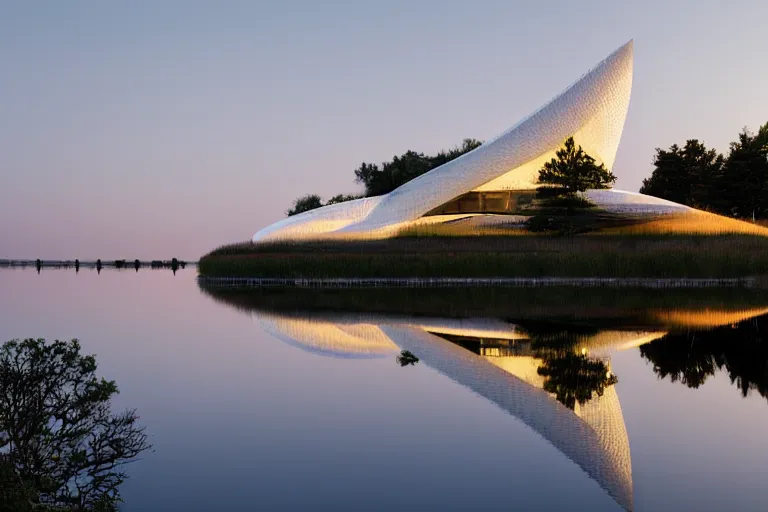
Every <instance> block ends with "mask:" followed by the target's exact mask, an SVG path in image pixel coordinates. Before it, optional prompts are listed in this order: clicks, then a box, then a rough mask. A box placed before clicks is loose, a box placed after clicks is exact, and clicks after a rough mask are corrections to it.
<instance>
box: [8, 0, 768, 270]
mask: <svg viewBox="0 0 768 512" xmlns="http://www.w3.org/2000/svg"><path fill="white" fill-rule="evenodd" d="M669 4H671V3H670V2H664V1H661V0H651V1H648V2H639V1H636V2H631V3H627V2H623V3H617V2H609V1H602V0H600V1H583V2H579V3H578V5H574V4H573V3H571V2H565V1H559V2H558V1H553V0H545V1H540V2H536V3H535V4H532V3H528V2H479V3H477V4H472V5H469V4H467V3H458V2H437V1H429V2H427V1H425V2H420V3H418V4H417V5H414V4H413V3H411V2H405V1H393V2H387V3H381V2H379V3H373V2H352V1H331V2H326V3H323V4H322V5H317V4H316V3H314V2H308V1H307V2H301V1H294V2H279V3H278V2H273V3H269V2H242V3H238V2H233V3H228V4H226V5H219V6H216V5H212V4H209V3H205V2H178V1H175V2H172V1H169V2H165V3H163V4H161V5H155V4H154V3H152V2H148V1H147V2H142V1H139V2H132V3H130V4H120V5H112V4H110V5H106V4H103V3H100V2H95V1H90V0H89V1H86V0H82V1H78V2H70V3H67V4H63V3H57V2H42V3H34V4H32V3H29V2H22V1H15V2H14V1H11V2H5V3H3V4H2V5H0V64H2V75H0V76H2V81H0V258H38V257H39V258H48V259H56V258H80V259H95V258H102V259H114V258H130V259H133V258H141V259H157V258H170V257H173V256H177V257H180V258H184V259H196V258H197V257H198V256H200V255H201V254H203V253H205V252H206V251H207V250H209V249H211V248H212V247H214V246H217V245H220V244H224V243H227V242H232V241H238V240H245V239H248V238H250V236H251V235H252V234H253V233H254V232H255V231H257V230H258V229H260V228H261V227H264V226H266V225H268V224H270V223H271V222H274V221H276V220H278V219H280V218H282V217H283V216H284V212H285V211H286V210H287V209H288V208H289V207H290V206H291V202H292V201H293V199H295V198H296V197H299V196H301V195H304V194H306V193H317V194H320V195H321V196H323V197H324V198H328V197H330V196H332V195H334V194H336V193H341V192H344V193H351V192H357V191H359V186H357V185H356V184H355V183H354V182H353V178H354V176H353V170H354V169H355V168H356V167H357V166H358V165H359V164H360V162H362V161H368V162H381V161H382V160H386V159H389V158H391V157H392V155H394V154H400V153H402V152H404V151H406V150H408V149H414V150H417V151H424V152H434V151H437V150H439V149H442V148H449V147H452V146H454V145H457V144H458V143H460V142H461V140H462V139H463V138H465V137H474V138H478V139H488V138H491V137H493V136H495V135H497V134H498V133H500V132H501V131H503V130H505V129H507V128H508V127H510V126H512V125H513V124H515V123H516V122H517V121H518V120H519V119H520V118H522V117H524V116H526V115H528V114H529V113H531V112H533V111H534V110H535V109H537V108H538V107H539V106H541V105H542V104H543V103H545V102H547V101H548V100H549V99H551V98H552V97H553V96H554V95H556V94H557V93H559V92H560V91H561V90H563V89H564V88H565V87H566V86H567V85H568V84H570V83H572V82H573V81H574V80H576V79H577V78H578V77H579V76H580V75H581V74H583V73H584V72H586V71H587V70H588V69H589V68H591V67H592V66H593V65H594V64H596V63H597V62H598V61H599V60H601V59H602V58H604V57H605V56H607V55H608V54H609V53H610V52H612V51H613V50H614V49H616V48H617V47H618V46H620V45H621V44H623V43H625V42H626V41H628V40H629V39H634V40H635V75H634V76H635V80H634V86H633V96H632V101H631V104H630V110H629V114H628V117H627V123H626V126H625V130H624V134H623V138H622V143H621V146H620V148H619V153H618V156H617V160H616V164H615V167H614V172H615V173H616V174H617V175H618V176H619V181H618V183H617V186H618V187H620V188H623V189H628V190H637V189H638V188H639V186H640V184H641V182H642V179H643V178H645V177H647V176H648V175H649V174H650V171H651V159H652V156H653V151H654V148H655V147H668V146H669V145H671V144H673V143H683V142H684V141H685V140H686V139H688V138H699V139H700V140H703V141H704V142H705V143H706V144H707V145H708V146H712V147H715V148H716V149H718V150H719V151H727V148H728V143H729V142H730V141H731V140H734V139H735V138H736V135H737V134H738V132H739V131H740V130H741V129H742V127H744V126H746V127H749V128H751V129H753V130H755V129H757V128H758V126H759V125H760V124H763V123H765V122H768V95H766V94H765V91H766V90H768V64H766V61H765V58H764V56H765V55H766V54H767V53H768V52H766V50H768V40H766V39H765V37H764V33H765V28H766V26H768V25H767V24H766V23H767V22H768V4H766V3H765V2H764V1H758V0H747V1H743V2H739V3H738V5H736V6H732V5H730V4H727V3H725V2H718V1H688V0H683V1H679V2H674V5H669Z"/></svg>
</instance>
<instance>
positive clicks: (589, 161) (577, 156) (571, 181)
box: [538, 137, 616, 195]
mask: <svg viewBox="0 0 768 512" xmlns="http://www.w3.org/2000/svg"><path fill="white" fill-rule="evenodd" d="M555 155H556V158H553V159H552V160H550V161H549V162H546V163H545V164H544V166H543V167H542V168H541V170H540V171H539V179H538V182H539V183H540V184H542V185H544V187H542V188H543V189H544V190H543V192H545V193H546V192H548V191H550V190H551V189H552V188H554V189H555V191H557V192H559V193H562V194H565V195H574V194H576V192H584V191H586V190H590V189H602V188H609V187H610V186H611V184H612V183H613V182H615V181H616V176H614V175H613V173H611V171H609V170H608V169H606V168H605V166H604V165H603V164H599V165H598V164H597V163H596V162H595V159H594V158H592V157H591V156H589V155H588V154H587V153H586V152H585V151H584V150H583V149H582V147H581V146H577V145H576V143H575V142H574V140H573V137H568V138H567V139H566V140H565V143H564V145H563V147H562V148H561V149H558V150H557V152H556V153H555Z"/></svg>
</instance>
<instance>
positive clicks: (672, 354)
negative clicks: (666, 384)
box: [640, 315, 768, 398]
mask: <svg viewBox="0 0 768 512" xmlns="http://www.w3.org/2000/svg"><path fill="white" fill-rule="evenodd" d="M767 332H768V315H764V316H761V317H757V318H752V319H749V320H745V321H743V322H740V323H738V324H733V325H728V326H723V327H717V328H714V329H711V330H706V331H702V330H698V331H695V330H688V331H684V332H672V333H669V334H667V335H666V336H664V337H663V338H660V339H658V340H656V341H653V342H651V343H648V344H646V345H643V346H641V347H640V354H641V355H642V357H644V358H645V359H647V360H648V361H650V362H651V363H653V371H654V372H655V373H656V374H657V375H658V376H659V377H660V378H662V379H663V378H667V377H669V379H670V380H671V381H672V382H680V383H682V384H685V385H686V386H688V387H690V388H698V387H699V386H701V385H702V384H704V382H706V380H707V378H709V377H710V376H711V375H714V374H715V372H716V371H717V370H724V371H726V372H728V376H729V377H730V379H731V383H733V384H735V385H736V386H737V387H738V388H739V389H740V390H741V394H742V395H743V396H745V397H746V396H747V395H748V394H749V392H750V390H755V391H757V392H758V393H759V394H760V395H761V396H763V397H765V398H768V340H766V339H765V333H767Z"/></svg>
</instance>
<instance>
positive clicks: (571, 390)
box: [537, 352, 618, 409]
mask: <svg viewBox="0 0 768 512" xmlns="http://www.w3.org/2000/svg"><path fill="white" fill-rule="evenodd" d="M537 373H538V374H539V375H542V376H544V377H545V379H544V390H545V391H548V392H550V393H554V395H555V398H556V399H557V401H558V402H560V403H561V404H563V405H565V406H566V407H568V408H569V409H574V408H575V407H576V402H578V403H579V405H584V404H586V403H587V402H589V401H590V400H592V397H593V395H594V394H597V396H603V393H605V389H606V388H607V387H609V386H612V385H614V384H616V382H618V379H617V378H616V376H615V375H614V374H612V373H611V372H610V371H609V369H608V366H607V365H606V364H605V363H604V362H603V361H601V360H599V359H591V358H589V357H587V356H586V355H582V354H574V353H573V352H565V353H562V354H558V355H557V356H554V357H553V356H551V355H550V356H549V357H545V358H544V364H543V365H542V366H540V367H539V368H538V370H537Z"/></svg>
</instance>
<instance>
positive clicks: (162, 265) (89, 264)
mask: <svg viewBox="0 0 768 512" xmlns="http://www.w3.org/2000/svg"><path fill="white" fill-rule="evenodd" d="M32 265H34V266H35V268H36V269H37V273H38V274H39V273H40V271H41V270H42V269H44V268H54V269H62V268H74V269H75V272H79V271H80V268H81V267H82V268H89V269H96V271H97V272H98V273H101V270H102V269H103V268H114V269H131V268H133V269H134V270H135V271H136V272H138V271H139V269H140V268H150V269H171V270H172V271H173V273H174V274H175V273H176V271H177V270H179V269H184V268H186V266H187V265H188V262H186V261H184V260H180V259H178V258H172V259H170V260H150V261H142V260H139V259H135V260H133V261H131V260H125V259H120V260H101V259H97V260H95V261H93V260H87V261H86V260H83V261H80V260H79V259H74V260H43V259H39V258H38V259H36V260H0V267H9V268H26V267H29V266H32Z"/></svg>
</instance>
